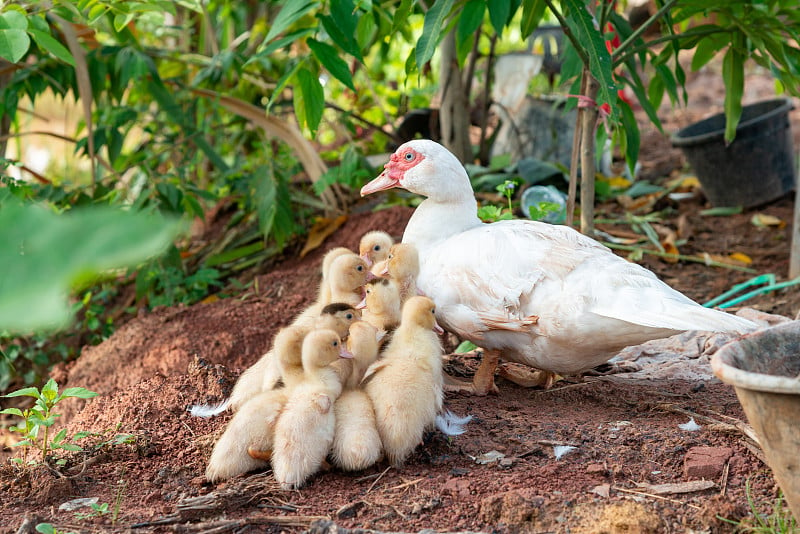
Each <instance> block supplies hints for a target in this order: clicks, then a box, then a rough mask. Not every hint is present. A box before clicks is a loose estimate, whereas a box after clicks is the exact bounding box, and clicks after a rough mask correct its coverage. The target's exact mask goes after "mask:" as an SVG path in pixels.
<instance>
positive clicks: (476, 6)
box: [456, 0, 486, 48]
mask: <svg viewBox="0 0 800 534" xmlns="http://www.w3.org/2000/svg"><path fill="white" fill-rule="evenodd" d="M485 11H486V2H484V0H468V1H467V3H466V4H464V8H463V9H462V11H461V16H460V17H459V19H458V26H456V46H458V47H459V48H460V47H461V46H462V45H463V44H464V43H465V42H467V40H469V39H470V38H471V37H472V36H473V35H474V34H475V32H476V31H477V30H478V28H480V26H481V23H482V22H483V13H484V12H485Z"/></svg>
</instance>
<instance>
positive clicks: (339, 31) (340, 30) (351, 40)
mask: <svg viewBox="0 0 800 534" xmlns="http://www.w3.org/2000/svg"><path fill="white" fill-rule="evenodd" d="M319 19H320V21H322V26H323V28H325V31H326V32H328V35H329V36H330V38H331V40H332V41H333V42H334V44H336V45H337V46H338V47H339V48H341V49H342V50H344V51H345V52H347V53H348V54H350V55H351V56H353V57H354V58H356V59H357V60H359V61H360V62H361V63H363V62H364V58H363V57H362V55H361V49H360V48H359V45H358V40H357V39H356V31H357V25H358V17H357V15H356V8H355V6H354V5H353V2H352V1H351V0H333V1H332V2H331V14H330V15H321V16H320V17H319Z"/></svg>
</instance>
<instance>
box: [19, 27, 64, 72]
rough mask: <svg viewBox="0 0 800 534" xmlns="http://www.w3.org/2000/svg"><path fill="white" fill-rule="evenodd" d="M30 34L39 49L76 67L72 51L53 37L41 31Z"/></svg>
mask: <svg viewBox="0 0 800 534" xmlns="http://www.w3.org/2000/svg"><path fill="white" fill-rule="evenodd" d="M28 34H29V35H30V36H31V37H33V40H34V41H35V42H36V45H37V46H38V47H39V48H41V49H42V50H45V51H46V52H49V53H51V54H53V55H54V56H56V57H57V58H58V59H60V60H61V61H63V62H64V63H66V64H67V65H70V66H72V67H74V66H75V58H74V57H72V54H71V53H70V51H69V50H67V48H66V47H65V46H64V45H62V44H61V43H59V42H58V41H57V40H56V39H54V38H53V36H52V35H50V34H49V33H45V32H41V31H39V30H28Z"/></svg>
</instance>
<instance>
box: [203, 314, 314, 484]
mask: <svg viewBox="0 0 800 534" xmlns="http://www.w3.org/2000/svg"><path fill="white" fill-rule="evenodd" d="M304 337H305V332H303V330H302V329H301V328H297V327H287V328H283V329H282V330H281V331H280V332H278V334H277V335H276V336H275V342H274V347H273V352H274V354H275V355H276V359H277V360H278V361H279V365H280V366H281V368H282V372H283V380H284V383H285V384H286V387H284V388H281V389H273V390H269V391H262V392H260V393H257V394H256V395H254V396H252V397H250V398H249V399H248V400H247V401H246V402H244V403H243V404H242V406H241V407H240V409H239V410H238V411H237V412H236V414H234V416H233V418H232V419H231V420H230V422H229V423H228V426H227V428H226V429H225V432H224V433H223V434H222V436H221V437H220V438H219V440H218V441H217V443H216V444H215V445H214V450H213V451H212V452H211V457H210V458H209V461H208V466H207V467H206V478H207V479H208V480H209V481H211V482H216V481H218V480H223V479H227V478H231V477H234V476H236V475H240V474H243V473H246V472H248V471H252V470H254V469H259V468H263V467H267V466H268V465H269V462H268V461H265V459H264V455H263V454H261V455H259V454H256V455H253V454H251V453H250V450H249V449H252V450H255V451H270V450H271V449H272V442H273V434H274V431H275V423H276V421H277V419H278V415H279V414H280V413H281V411H282V410H283V407H284V405H285V404H286V401H287V399H288V396H287V395H288V392H290V391H291V389H292V388H293V387H294V386H295V385H297V384H298V383H300V382H301V381H302V373H303V371H302V367H301V352H300V351H301V346H302V343H303V338H304Z"/></svg>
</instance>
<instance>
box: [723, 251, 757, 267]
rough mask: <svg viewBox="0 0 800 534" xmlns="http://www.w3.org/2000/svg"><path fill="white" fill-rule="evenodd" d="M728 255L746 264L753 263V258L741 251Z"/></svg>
mask: <svg viewBox="0 0 800 534" xmlns="http://www.w3.org/2000/svg"><path fill="white" fill-rule="evenodd" d="M728 257H729V258H730V259H732V260H733V261H736V262H739V263H742V264H744V265H750V264H751V263H753V258H751V257H750V256H748V255H747V254H743V253H741V252H734V253H733V254H729V255H728Z"/></svg>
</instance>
